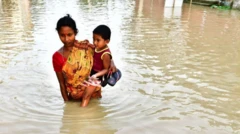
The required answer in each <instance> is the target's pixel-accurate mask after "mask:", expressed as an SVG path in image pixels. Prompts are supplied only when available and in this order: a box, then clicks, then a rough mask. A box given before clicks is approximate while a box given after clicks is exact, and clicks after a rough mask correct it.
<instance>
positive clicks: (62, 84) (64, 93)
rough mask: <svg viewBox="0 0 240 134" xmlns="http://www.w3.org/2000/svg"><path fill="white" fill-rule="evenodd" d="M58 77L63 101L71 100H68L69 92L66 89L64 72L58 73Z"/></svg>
mask: <svg viewBox="0 0 240 134" xmlns="http://www.w3.org/2000/svg"><path fill="white" fill-rule="evenodd" d="M56 75H57V78H58V82H59V85H60V90H61V94H62V97H63V100H64V101H68V100H69V98H68V93H67V90H66V87H65V82H64V77H63V73H62V72H56Z"/></svg>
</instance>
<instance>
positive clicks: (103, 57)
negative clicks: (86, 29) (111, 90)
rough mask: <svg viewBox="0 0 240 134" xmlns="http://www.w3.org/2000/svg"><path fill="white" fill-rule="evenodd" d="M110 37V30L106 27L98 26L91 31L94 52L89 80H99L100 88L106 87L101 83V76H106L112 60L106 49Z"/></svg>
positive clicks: (108, 50)
mask: <svg viewBox="0 0 240 134" xmlns="http://www.w3.org/2000/svg"><path fill="white" fill-rule="evenodd" d="M110 37H111V30H110V28H109V27H108V26H106V25H99V26H97V27H96V28H95V29H94V30H93V44H94V46H95V50H94V56H93V67H92V71H91V78H92V79H98V80H100V81H101V82H102V83H101V85H102V86H105V85H106V83H105V84H104V83H103V76H104V75H105V76H106V75H107V74H108V69H109V67H110V64H111V59H112V56H111V51H110V49H109V48H108V43H109V42H110ZM105 79H106V77H105Z"/></svg>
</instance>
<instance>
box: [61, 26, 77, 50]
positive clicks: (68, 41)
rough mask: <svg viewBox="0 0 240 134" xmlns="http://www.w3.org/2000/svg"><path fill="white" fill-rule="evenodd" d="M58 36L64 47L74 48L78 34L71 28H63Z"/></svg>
mask: <svg viewBox="0 0 240 134" xmlns="http://www.w3.org/2000/svg"><path fill="white" fill-rule="evenodd" d="M58 35H59V38H60V40H61V41H62V43H63V44H64V46H73V44H74V41H75V36H76V34H75V33H74V30H73V29H72V28H71V27H68V26H63V27H61V29H60V30H59V31H58Z"/></svg>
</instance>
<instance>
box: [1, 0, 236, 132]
mask: <svg viewBox="0 0 240 134" xmlns="http://www.w3.org/2000/svg"><path fill="white" fill-rule="evenodd" d="M163 5H164V4H163V0H121V1H120V0H119V1H118V0H0V18H1V20H0V116H1V118H0V133H2V134H16V133H18V134H26V133H34V134H44V133H53V134H70V133H79V134H84V133H93V134H95V133H96V134H97V133H104V134H108V133H109V134H112V133H117V134H118V133H119V134H122V133H123V134H133V133H147V134H166V133H168V134H205V133H206V134H210V133H211V134H212V133H215V134H230V133H236V134H237V133H240V45H239V44H240V40H239V35H240V25H239V24H240V12H239V11H235V10H232V11H225V10H217V9H211V8H209V7H203V6H197V5H192V6H190V5H189V4H184V5H183V7H182V8H174V9H172V8H164V7H163ZM67 13H69V14H71V16H72V17H73V18H74V19H75V20H76V22H77V26H78V29H79V34H78V35H77V39H80V40H81V39H89V40H90V41H91V40H92V30H93V29H94V28H95V27H96V26H97V25H99V24H107V25H109V26H110V28H111V30H112V37H111V42H110V44H109V47H110V49H111V51H112V53H113V59H114V61H115V64H116V66H117V67H118V68H120V70H121V71H122V73H123V77H122V79H121V80H120V81H119V82H118V83H117V85H115V86H114V87H110V86H107V87H105V88H104V89H103V91H102V95H103V98H102V99H99V100H93V101H91V102H90V104H89V106H88V107H87V108H81V107H80V103H79V102H67V103H64V102H63V100H62V97H61V94H60V90H59V85H58V82H57V78H56V76H55V73H54V71H53V67H52V54H53V53H54V52H55V51H56V50H58V49H59V48H60V47H61V46H62V43H61V42H60V40H59V37H58V35H57V32H56V31H55V26H56V22H57V20H58V19H59V18H60V17H62V16H64V15H65V14H67Z"/></svg>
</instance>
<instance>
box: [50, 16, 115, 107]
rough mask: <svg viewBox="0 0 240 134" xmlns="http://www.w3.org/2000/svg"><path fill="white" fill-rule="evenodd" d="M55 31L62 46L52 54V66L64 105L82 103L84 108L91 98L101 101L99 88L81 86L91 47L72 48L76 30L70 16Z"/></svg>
mask: <svg viewBox="0 0 240 134" xmlns="http://www.w3.org/2000/svg"><path fill="white" fill-rule="evenodd" d="M56 30H57V31H58V35H59V38H60V40H61V41H62V43H63V44H64V46H63V47H61V48H60V49H59V50H58V51H57V52H55V53H54V54H53V57H52V58H53V59H52V62H53V68H54V71H55V72H56V75H57V78H58V82H59V84H60V89H61V94H62V97H63V99H64V101H68V100H70V99H75V100H80V99H82V103H81V106H82V107H85V106H87V105H88V103H89V100H90V99H91V98H101V88H98V86H97V85H94V84H90V85H88V86H86V85H85V84H84V81H85V80H87V78H88V76H89V74H90V72H91V69H92V65H93V50H92V48H91V47H86V46H91V45H89V43H88V41H83V42H80V43H77V44H78V46H80V47H84V48H85V49H79V48H77V47H75V46H77V45H74V44H76V39H75V37H76V35H77V33H78V29H77V27H76V23H75V21H74V20H73V19H72V18H71V17H70V15H66V16H64V17H62V18H60V19H59V20H58V22H57V27H56ZM79 44H80V45H79ZM86 44H88V45H86ZM111 68H112V69H113V71H115V70H116V68H115V66H114V64H113V62H112V65H111ZM88 84H89V83H88Z"/></svg>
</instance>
